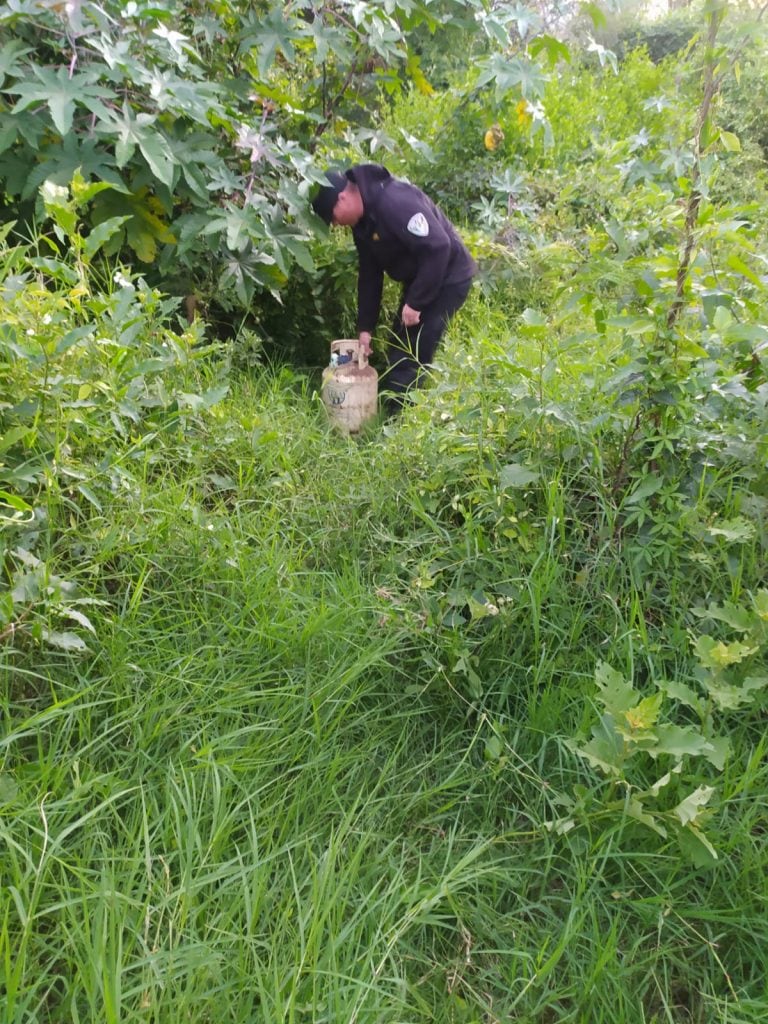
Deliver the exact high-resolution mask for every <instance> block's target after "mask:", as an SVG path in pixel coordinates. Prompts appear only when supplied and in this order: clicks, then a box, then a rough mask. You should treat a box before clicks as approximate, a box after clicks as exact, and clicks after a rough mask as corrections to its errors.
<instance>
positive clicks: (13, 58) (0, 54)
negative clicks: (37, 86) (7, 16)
mask: <svg viewBox="0 0 768 1024" xmlns="http://www.w3.org/2000/svg"><path fill="white" fill-rule="evenodd" d="M28 53H32V47H31V46H25V45H24V43H22V42H21V40H20V39H11V40H10V41H9V42H7V43H6V44H5V45H4V46H2V47H0V85H2V84H3V82H4V80H5V79H6V78H21V77H22V75H23V74H24V72H25V69H24V65H23V64H22V63H21V61H20V58H21V57H24V56H26V54H28Z"/></svg>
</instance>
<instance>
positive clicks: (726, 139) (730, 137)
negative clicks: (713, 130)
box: [720, 129, 741, 153]
mask: <svg viewBox="0 0 768 1024" xmlns="http://www.w3.org/2000/svg"><path fill="white" fill-rule="evenodd" d="M720 141H721V142H722V144H723V147H724V148H725V149H726V150H727V151H728V152H729V153H740V152H741V143H740V142H739V137H738V135H734V133H733V132H726V131H723V130H722V129H721V130H720Z"/></svg>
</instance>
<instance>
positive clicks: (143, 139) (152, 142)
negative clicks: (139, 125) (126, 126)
mask: <svg viewBox="0 0 768 1024" xmlns="http://www.w3.org/2000/svg"><path fill="white" fill-rule="evenodd" d="M137 141H138V144H139V149H140V150H141V154H142V156H143V157H144V159H145V160H146V161H147V163H148V164H149V166H150V169H151V170H152V173H153V174H154V175H155V177H156V178H159V179H160V181H162V183H163V184H164V185H167V186H168V188H172V187H173V169H174V166H175V164H176V160H175V158H174V155H173V150H172V149H171V146H170V143H169V142H168V140H167V139H166V138H165V136H163V135H161V134H160V133H159V132H154V131H152V130H150V129H149V128H143V129H142V130H141V133H140V134H139V135H138V137H137Z"/></svg>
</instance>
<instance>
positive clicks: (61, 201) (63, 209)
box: [40, 181, 77, 238]
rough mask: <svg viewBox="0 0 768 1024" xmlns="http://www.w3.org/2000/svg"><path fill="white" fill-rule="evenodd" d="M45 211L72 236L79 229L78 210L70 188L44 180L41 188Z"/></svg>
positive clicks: (69, 236) (68, 235)
mask: <svg viewBox="0 0 768 1024" xmlns="http://www.w3.org/2000/svg"><path fill="white" fill-rule="evenodd" d="M40 195H41V196H42V199H43V205H44V206H45V212H46V213H47V214H48V216H49V217H50V218H51V220H53V221H54V223H56V224H58V225H59V227H60V228H61V229H62V231H63V232H64V233H65V234H66V235H67V237H68V238H71V237H72V236H73V235H74V234H75V232H76V231H77V212H76V211H75V209H74V205H73V204H72V201H71V199H70V198H69V189H68V188H65V187H64V186H63V185H57V184H56V183H55V182H53V181H45V182H43V186H42V188H41V189H40Z"/></svg>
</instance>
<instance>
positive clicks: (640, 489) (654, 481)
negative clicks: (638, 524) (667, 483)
mask: <svg viewBox="0 0 768 1024" xmlns="http://www.w3.org/2000/svg"><path fill="white" fill-rule="evenodd" d="M663 486H664V480H663V479H662V478H661V477H660V476H654V475H653V474H649V475H648V476H646V477H644V478H643V479H642V480H641V481H640V483H639V484H638V485H637V487H635V489H634V491H632V493H631V494H630V496H629V497H628V498H625V499H624V504H625V505H636V504H637V503H638V502H640V501H644V500H645V499H646V498H650V497H651V495H653V494H656V493H657V491H660V490H661V488H662V487H663Z"/></svg>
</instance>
